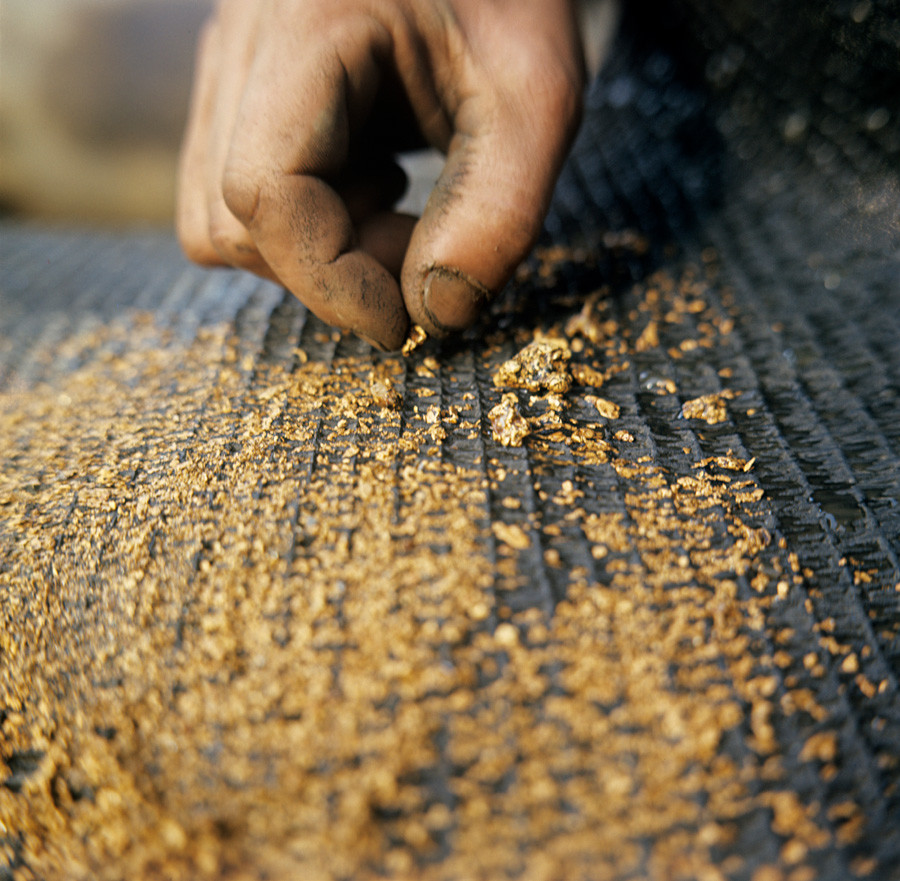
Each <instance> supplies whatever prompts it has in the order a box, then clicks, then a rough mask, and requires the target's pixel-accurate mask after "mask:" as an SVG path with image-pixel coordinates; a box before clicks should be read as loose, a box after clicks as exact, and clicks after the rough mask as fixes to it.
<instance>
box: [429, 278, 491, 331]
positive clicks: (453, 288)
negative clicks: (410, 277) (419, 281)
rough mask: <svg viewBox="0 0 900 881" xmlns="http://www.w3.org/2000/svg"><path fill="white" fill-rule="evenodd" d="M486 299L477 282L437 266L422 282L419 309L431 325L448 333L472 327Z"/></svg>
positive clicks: (486, 295)
mask: <svg viewBox="0 0 900 881" xmlns="http://www.w3.org/2000/svg"><path fill="white" fill-rule="evenodd" d="M488 299H489V294H488V291H487V290H486V289H485V288H484V287H482V286H481V285H480V284H478V282H476V281H474V280H473V279H470V278H467V277H466V276H464V275H463V274H462V273H460V272H454V271H451V270H449V269H444V268H443V267H440V266H439V267H437V268H436V269H432V270H431V272H430V273H428V277H427V278H426V279H425V291H424V293H423V295H422V305H423V307H424V309H425V314H426V315H427V316H428V318H429V320H430V321H431V322H432V324H433V325H434V326H435V327H436V328H437V329H438V330H440V331H443V332H445V333H450V332H452V331H455V330H464V329H465V328H467V327H469V326H470V325H471V324H473V323H474V321H475V319H476V318H478V315H479V313H480V312H481V310H482V309H483V308H484V305H485V304H486V303H487V301H488Z"/></svg>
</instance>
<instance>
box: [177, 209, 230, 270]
mask: <svg viewBox="0 0 900 881" xmlns="http://www.w3.org/2000/svg"><path fill="white" fill-rule="evenodd" d="M175 231H176V233H177V235H178V242H179V244H180V245H181V250H182V251H184V255H185V257H187V258H188V260H190V261H191V262H192V263H197V264H199V265H200V266H214V265H216V264H218V263H221V262H222V261H221V258H220V257H219V254H218V251H216V249H215V247H214V246H213V243H212V242H211V241H210V239H209V236H208V235H207V234H206V233H205V232H204V231H202V230H200V229H199V228H197V226H196V225H194V224H191V223H189V222H186V221H185V220H184V219H182V218H179V219H178V220H177V222H176V226H175Z"/></svg>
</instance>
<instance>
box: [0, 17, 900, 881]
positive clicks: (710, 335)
mask: <svg viewBox="0 0 900 881" xmlns="http://www.w3.org/2000/svg"><path fill="white" fill-rule="evenodd" d="M869 5H870V4H858V5H857V6H855V7H853V9H852V10H851V9H850V8H849V7H848V11H847V12H846V14H847V15H848V16H851V17H852V16H856V17H859V16H860V15H862V12H863V11H864V10H863V6H869ZM874 8H875V12H876V13H878V14H881V13H882V12H883V10H884V8H886V7H882V6H876V7H874ZM867 14H868V13H867ZM708 21H710V22H711V23H710V25H709V26H710V28H712V29H714V24H715V19H714V18H713V17H710V18H709V19H708ZM701 36H702V35H701ZM745 54H746V53H745ZM729 64H731V65H732V67H734V59H733V58H732V59H731V61H730V62H729V61H728V59H727V58H725V59H724V60H723V59H722V58H720V59H719V62H718V65H719V66H718V67H715V66H713V68H712V69H713V73H715V74H716V76H719V75H720V74H721V70H723V69H724V70H726V72H728V71H730V70H731V68H730V67H729V66H728V65H729ZM737 66H738V67H740V65H737ZM751 72H752V65H751ZM707 73H709V68H708V69H707ZM722 76H724V74H722ZM726 79H727V78H726ZM739 79H740V78H738V80H739ZM751 79H752V77H751ZM690 83H691V80H690V77H689V76H687V75H684V76H682V74H680V73H679V68H678V66H677V65H676V63H675V60H674V59H673V57H671V56H669V55H667V54H665V53H664V52H662V51H661V50H659V49H658V48H655V47H649V48H648V47H647V46H644V45H643V44H642V43H641V42H640V41H633V42H628V41H623V43H622V45H621V47H620V49H619V50H618V51H617V54H616V55H615V57H614V58H613V59H612V60H611V62H610V64H609V66H608V67H607V69H606V70H605V71H604V73H603V74H602V75H601V78H600V79H599V80H598V82H597V83H595V85H594V86H593V87H592V90H591V93H590V101H589V109H588V113H587V118H586V121H585V126H584V129H583V131H582V134H581V137H580V139H579V141H578V144H577V145H576V148H575V150H574V152H573V156H572V158H571V160H570V162H569V164H568V165H567V166H566V169H565V171H564V173H563V176H562V179H561V181H560V185H559V188H558V192H557V196H556V199H555V202H554V206H553V209H552V211H551V215H550V217H549V218H548V221H547V234H546V236H545V240H544V241H543V242H542V245H541V247H540V248H539V249H538V251H537V252H536V254H535V256H534V257H533V258H532V259H531V260H530V261H529V263H528V264H527V266H526V267H524V268H523V269H522V271H521V272H520V273H519V277H518V278H517V280H516V282H515V283H514V284H513V285H511V286H510V288H509V289H508V290H507V291H506V292H505V294H504V296H503V297H502V298H501V300H500V301H499V302H498V303H497V304H496V308H495V310H494V312H493V313H492V315H491V316H490V318H489V319H488V320H487V321H486V323H485V326H483V327H481V328H479V329H478V331H477V332H476V333H472V334H469V335H468V336H467V338H466V339H465V340H463V341H460V342H456V343H452V344H449V343H448V344H444V345H438V344H436V343H434V342H431V341H428V342H426V343H425V344H424V345H423V346H421V347H420V348H418V349H416V350H415V351H413V352H412V353H411V354H410V355H408V356H406V357H404V356H399V355H397V356H381V355H377V354H375V353H373V352H372V351H371V350H370V349H369V348H368V346H366V345H364V344H363V343H361V342H359V341H357V340H355V339H352V338H348V337H344V336H341V335H339V334H336V333H333V332H332V331H331V330H330V329H329V328H327V327H324V326H323V325H322V324H321V323H320V322H318V321H317V320H315V319H314V318H313V317H311V316H309V315H308V314H307V313H306V311H305V310H304V309H303V308H302V307H301V306H300V305H299V304H298V303H297V302H296V301H295V300H294V299H293V298H292V297H291V296H289V295H286V294H285V293H284V292H282V291H281V290H279V289H278V288H276V287H275V286H273V285H271V284H268V283H264V282H259V281H257V280H255V279H253V278H251V277H249V276H246V275H243V274H234V273H227V272H209V271H204V270H200V269H197V268H194V267H190V266H188V265H187V264H186V263H185V261H184V260H183V258H182V257H181V256H180V254H179V251H178V248H177V246H176V244H175V243H174V241H173V240H172V239H171V237H169V236H166V235H157V234H149V233H148V234H129V235H121V236H112V235H100V234H93V233H91V234H88V233H85V234H78V233H68V232H50V231H41V230H37V229H32V228H28V227H18V226H5V227H3V228H2V231H0V256H2V261H3V264H2V275H0V439H2V441H0V443H2V446H0V622H2V630H0V855H2V858H0V877H2V878H7V877H12V878H95V877H99V878H137V877H145V878H198V877H202V878H264V877H265V878H278V879H280V878H304V879H305V878H310V879H318V878H347V879H350V878H353V879H358V878H379V877H384V878H436V879H437V878H440V879H451V878H453V879H474V878H485V879H495V878H505V877H509V878H533V879H547V881H555V879H570V878H572V879H575V878H583V879H592V881H593V879H598V881H599V879H652V881H656V879H676V878H678V879H719V878H734V879H751V881H776V879H779V881H817V879H833V881H843V879H846V878H852V877H858V878H874V879H878V881H888V879H895V878H900V788H898V787H900V692H898V687H900V683H898V676H900V564H898V555H900V342H898V341H900V269H898V267H900V225H898V205H900V199H898V194H900V175H898V172H897V168H898V155H900V154H898V141H897V132H898V120H897V114H896V108H893V109H890V110H884V112H883V113H880V114H879V108H880V107H881V106H882V105H880V104H878V103H877V101H876V103H875V104H873V105H872V106H867V107H866V108H863V109H860V108H858V107H857V108H856V110H854V112H852V113H851V108H847V109H846V112H845V113H843V114H841V113H838V114H836V115H835V116H834V118H832V116H831V115H829V114H824V115H823V114H818V115H817V111H816V110H815V108H814V107H813V108H810V107H804V108H800V109H797V108H796V107H795V106H794V105H792V104H790V101H791V100H793V95H792V93H791V90H790V89H789V88H786V89H785V90H783V91H784V95H785V96H786V97H784V100H785V101H787V102H788V104H786V105H785V111H784V113H783V114H781V116H780V117H779V120H780V121H779V122H778V125H777V126H776V127H775V128H776V130H775V131H768V130H766V129H765V128H764V127H761V126H760V124H756V123H754V121H753V119H752V116H753V114H752V113H750V111H749V110H747V108H748V106H749V104H750V102H748V101H744V102H743V103H742V102H741V101H740V100H739V98H740V94H741V92H740V89H739V88H738V87H737V86H734V87H733V88H732V86H733V84H732V82H731V80H730V79H729V80H728V82H727V83H726V84H725V86H723V88H725V91H726V93H727V94H725V96H724V97H720V98H719V99H716V100H709V99H707V98H705V97H703V94H704V92H703V91H702V90H701V88H700V86H699V85H696V84H694V85H692V84H690ZM850 85H853V83H852V82H851V83H850ZM726 87H727V88H726ZM848 87H849V86H848ZM728 89H732V91H730V92H729V91H728ZM735 95H737V96H738V97H735ZM825 95H826V98H827V97H828V96H829V95H830V96H831V100H832V102H833V103H834V102H837V104H838V105H840V94H839V93H834V92H833V93H828V92H827V91H826V93H825ZM874 100H875V98H873V101H874ZM741 108H743V111H742V110H741ZM744 111H747V113H749V116H748V115H746V114H745V115H743V116H742V113H743V112H744ZM857 111H858V112H857ZM863 111H865V112H863ZM854 113H855V114H856V115H855V116H854ZM885 113H887V119H886V120H885V119H884V114H885ZM873 114H875V115H874V117H873ZM772 115H773V116H775V115H776V114H774V112H773V114H772ZM857 117H858V118H857ZM854 119H855V120H856V122H857V123H860V125H858V126H857V128H860V126H861V129H860V130H861V131H863V132H868V134H866V135H865V136H860V138H861V140H860V141H859V142H858V141H856V140H852V139H850V138H849V136H848V137H844V135H846V133H847V132H848V131H850V130H851V129H852V128H853V125H852V124H851V123H853V120H854ZM829 120H830V122H829ZM841 120H844V122H841ZM848 120H849V121H848ZM853 124H855V123H853ZM867 125H868V128H866V126H867ZM892 139H893V140H892ZM761 145H764V148H763V147H762V146H761ZM585 304H587V305H585ZM538 331H540V332H542V333H545V334H549V335H550V337H551V338H553V339H556V340H557V345H558V347H560V348H561V350H562V351H564V356H563V360H564V361H565V362H566V363H565V364H564V365H563V366H562V367H561V368H560V370H558V371H556V372H555V373H554V371H551V374H552V375H551V377H550V379H549V381H548V382H549V384H548V382H545V383H544V385H543V387H537V386H536V387H535V388H534V389H533V390H529V389H524V388H507V387H499V386H498V385H497V383H496V381H495V378H496V377H497V375H498V371H499V369H500V367H501V365H502V364H503V363H504V362H505V361H506V360H507V359H509V358H511V357H512V356H513V355H515V354H516V353H517V352H519V351H521V350H522V349H523V347H525V346H526V345H527V344H529V343H531V342H532V341H533V340H534V339H535V336H536V332H538ZM537 335H538V337H539V338H542V337H540V333H538V334H537ZM501 373H502V371H501ZM553 376H556V377H557V380H554V379H553ZM559 377H563V380H559ZM554 381H559V382H562V386H568V388H565V387H559V388H556V387H554V386H553V382H554ZM395 393H396V395H395ZM505 394H512V395H514V397H515V405H516V407H517V409H518V413H519V415H520V416H521V418H522V419H524V420H525V422H524V423H520V425H523V426H524V430H525V431H527V432H528V433H527V434H526V435H525V436H524V438H523V439H521V440H520V441H519V442H514V443H512V444H511V445H508V446H505V445H503V444H502V443H501V442H499V440H498V438H497V436H496V435H495V425H496V423H497V419H498V417H497V416H496V413H495V415H494V416H493V417H492V416H491V411H492V409H493V408H494V407H495V406H497V405H498V404H499V403H500V402H501V400H502V398H503V396H504V395H505ZM4 861H5V863H6V867H5V868H4V866H3V862H4Z"/></svg>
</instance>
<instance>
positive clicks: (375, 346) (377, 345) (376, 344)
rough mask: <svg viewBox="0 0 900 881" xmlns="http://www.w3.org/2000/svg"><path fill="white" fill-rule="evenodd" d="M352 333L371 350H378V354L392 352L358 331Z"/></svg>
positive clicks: (382, 344)
mask: <svg viewBox="0 0 900 881" xmlns="http://www.w3.org/2000/svg"><path fill="white" fill-rule="evenodd" d="M354 333H355V334H356V335H357V336H358V337H359V338H360V339H361V340H362V341H363V342H364V343H368V344H369V345H370V346H372V348H374V349H378V351H379V352H392V351H394V350H393V349H390V348H388V347H387V346H386V345H385V344H384V343H379V342H378V340H373V339H372V337H370V336H366V335H365V334H364V333H360V332H359V331H354Z"/></svg>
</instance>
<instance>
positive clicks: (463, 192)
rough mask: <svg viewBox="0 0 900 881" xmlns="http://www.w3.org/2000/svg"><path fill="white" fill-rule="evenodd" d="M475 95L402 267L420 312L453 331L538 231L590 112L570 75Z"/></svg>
mask: <svg viewBox="0 0 900 881" xmlns="http://www.w3.org/2000/svg"><path fill="white" fill-rule="evenodd" d="M539 75H540V77H541V78H542V79H543V80H544V88H543V89H541V90H538V89H536V88H535V81H534V79H532V80H531V81H530V82H527V83H526V82H523V83H521V89H522V90H523V93H524V94H512V95H510V94H504V95H499V96H498V95H496V94H494V95H487V96H486V95H483V94H479V95H474V96H472V97H471V98H470V99H469V100H468V101H467V102H466V105H464V107H463V108H461V110H462V111H464V112H460V113H458V114H456V119H455V123H456V133H455V134H454V136H453V138H452V140H451V142H450V148H449V151H448V157H447V162H446V165H445V167H444V170H443V173H442V174H441V177H440V179H439V180H438V182H437V184H436V185H435V188H434V190H433V191H432V194H431V196H430V198H429V200H428V203H427V205H426V207H425V211H424V213H423V214H422V217H421V219H420V221H419V222H418V224H417V225H416V227H415V230H414V231H413V235H412V238H411V240H410V244H409V248H408V249H407V254H406V259H405V260H404V264H403V270H402V275H401V283H402V289H403V297H404V301H405V303H406V308H407V310H408V311H409V314H410V316H411V317H412V319H413V320H414V321H415V322H416V323H418V324H420V325H422V327H424V328H425V330H426V331H428V332H429V333H431V334H434V335H438V336H443V335H446V334H447V333H451V332H453V331H459V330H462V329H464V328H466V327H468V326H469V325H471V324H472V323H473V322H474V321H475V320H476V319H477V317H478V315H479V313H480V312H481V310H482V309H483V308H484V306H485V305H486V304H487V303H488V302H489V301H490V299H491V297H492V296H493V295H494V294H496V293H497V292H498V291H499V290H500V289H501V288H502V287H503V285H504V284H505V283H506V282H507V281H508V280H509V278H510V277H511V276H512V274H513V272H514V271H515V269H516V266H518V264H519V263H520V262H521V261H522V260H523V259H524V258H525V257H526V256H527V254H528V252H529V251H530V250H531V248H532V247H533V245H534V243H535V240H536V239H537V237H538V235H539V233H540V230H541V225H542V223H543V220H544V216H545V214H546V212H547V208H548V207H549V203H550V198H551V196H552V194H553V188H554V186H555V183H556V178H557V176H558V174H559V170H560V168H561V166H562V163H563V160H564V159H565V155H566V153H567V151H568V148H569V145H570V143H571V140H572V137H573V136H574V132H575V129H576V127H577V122H578V119H579V116H580V97H581V96H580V89H579V87H578V84H576V83H573V82H572V80H571V79H570V78H569V77H566V76H564V75H562V74H561V75H560V76H559V77H558V81H555V82H554V83H553V84H552V85H547V79H548V77H547V73H546V71H540V72H539Z"/></svg>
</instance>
